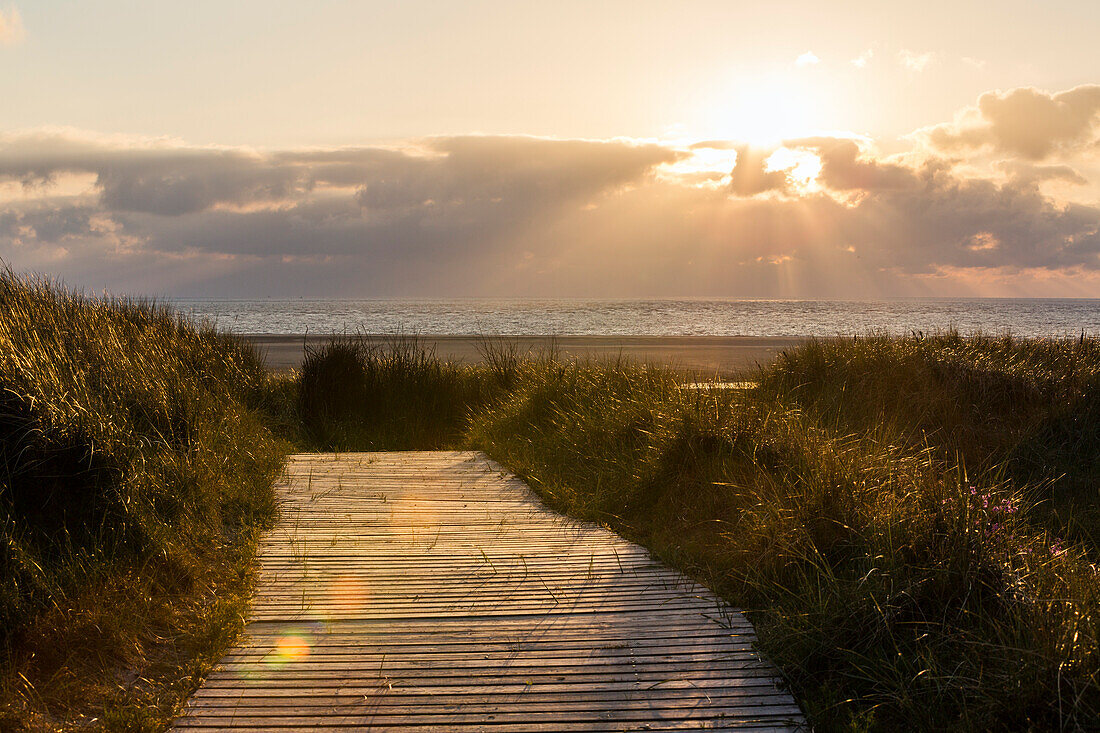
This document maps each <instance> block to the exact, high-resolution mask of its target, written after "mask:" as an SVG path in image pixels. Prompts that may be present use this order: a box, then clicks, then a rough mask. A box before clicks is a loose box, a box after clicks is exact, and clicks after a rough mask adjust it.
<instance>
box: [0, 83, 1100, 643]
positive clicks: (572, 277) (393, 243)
mask: <svg viewBox="0 0 1100 733" xmlns="http://www.w3.org/2000/svg"><path fill="white" fill-rule="evenodd" d="M793 76H797V74H794V73H793V72H792V77H793ZM768 81H775V82H776V83H774V84H768V83H766V82H768ZM750 82H755V83H757V84H758V86H751V85H749V84H748V83H744V84H742V85H741V86H739V87H738V88H737V90H736V92H737V95H736V96H734V97H733V98H734V100H735V102H727V103H726V104H727V106H725V107H718V108H716V109H715V110H714V113H713V117H714V119H715V120H716V121H717V122H716V124H717V127H718V129H721V130H726V131H727V133H726V134H723V135H719V136H715V137H714V138H710V139H707V138H697V140H698V141H697V142H692V141H691V140H683V139H680V140H677V141H675V142H667V141H665V142H642V141H636V140H626V139H618V140H558V139H552V138H535V137H519V136H516V137H510V136H458V137H438V138H429V139H418V140H409V141H402V142H395V143H392V144H388V145H367V146H351V147H328V148H313V149H285V150H279V149H275V150H263V151H257V150H251V149H247V148H232V147H224V146H222V147H215V146H205V147H204V146H188V145H184V144H181V143H178V142H165V141H158V140H143V139H139V138H109V137H105V136H96V135H88V134H84V133H79V132H77V131H72V130H68V131H64V130H51V131H26V132H23V133H7V134H4V135H0V194H2V195H0V258H2V259H3V260H4V261H5V262H7V263H8V264H11V265H12V266H14V267H16V268H17V269H20V270H44V271H48V272H51V273H53V274H56V275H58V276H61V277H64V278H66V279H68V280H69V281H70V282H71V283H73V284H74V285H77V286H88V287H102V286H104V285H106V286H110V287H111V288H112V289H113V290H130V291H133V290H138V291H143V292H158V291H167V292H172V293H180V294H207V293H209V294H215V295H218V294H231V295H235V296H238V297H249V296H253V295H262V294H267V293H271V292H284V293H287V294H288V295H297V294H303V295H311V294H312V295H317V294H320V293H318V292H317V288H318V287H323V288H324V294H325V295H329V296H332V297H339V296H343V295H348V296H359V295H379V296H381V295H423V294H435V295H549V294H553V295H577V296H590V295H592V294H594V293H598V294H600V295H603V296H624V297H631V296H645V295H661V294H669V295H676V294H686V293H694V294H700V295H702V294H713V295H729V294H738V295H743V296H749V295H751V296H759V297H769V296H791V297H796V296H808V295H825V296H829V295H844V294H845V293H847V294H854V293H860V294H865V295H868V294H872V295H873V294H876V293H884V294H894V295H898V294H906V293H910V294H913V293H919V292H925V291H924V290H921V288H925V287H926V286H928V283H930V282H933V280H934V281H935V282H937V283H941V285H942V283H947V282H950V283H955V285H952V286H951V287H960V288H961V287H965V286H966V283H967V282H970V281H971V280H973V281H974V282H978V281H979V280H981V278H983V277H987V275H982V274H981V273H986V274H988V273H991V272H996V273H999V274H998V275H997V278H999V279H998V280H997V282H998V283H1003V282H1007V280H1005V278H1007V277H1008V275H1006V274H1005V273H1008V272H1010V271H1012V270H1013V269H1014V270H1016V271H1019V272H1025V271H1026V272H1029V273H1032V274H1031V275H1029V276H1028V278H1029V279H1028V283H1031V286H1033V287H1035V288H1037V289H1040V291H1041V288H1044V287H1047V284H1050V285H1049V286H1050V287H1052V288H1053V287H1054V285H1053V284H1052V283H1062V282H1063V281H1064V278H1063V277H1062V276H1063V275H1065V274H1066V273H1070V272H1082V273H1085V274H1086V275H1089V276H1088V277H1083V278H1082V279H1081V282H1088V283H1093V284H1095V285H1096V289H1095V294H1100V206H1097V205H1096V203H1095V202H1096V200H1097V199H1096V195H1095V192H1096V189H1095V187H1093V184H1094V183H1095V182H1094V181H1090V178H1092V177H1093V176H1094V175H1095V170H1096V166H1095V157H1096V151H1097V139H1098V136H1100V119H1098V116H1100V87H1092V86H1086V87H1078V88H1076V89H1071V90H1067V91H1063V92H1056V93H1053V92H1041V91H1038V90H1033V89H1015V90H1009V91H1006V92H992V93H990V94H988V95H983V97H982V98H981V99H980V100H979V102H978V104H977V105H976V106H975V107H973V108H971V109H968V110H965V111H963V112H961V113H960V114H959V116H958V117H957V118H956V119H955V120H953V121H951V122H948V123H945V124H943V125H939V126H935V127H933V128H928V129H926V130H921V131H919V132H918V133H916V134H915V135H914V136H913V137H912V138H911V139H910V142H911V143H912V149H910V150H906V151H903V152H900V153H895V154H890V155H887V154H884V153H882V152H880V150H879V149H878V148H877V147H876V145H875V144H874V141H873V140H870V139H867V138H864V137H859V136H854V135H842V134H837V135H821V134H818V135H806V134H799V133H798V132H796V133H795V134H793V135H785V136H783V137H780V138H779V140H778V141H768V140H767V138H771V137H776V135H774V133H776V132H779V131H782V130H784V129H795V130H798V129H799V128H798V127H795V126H793V125H792V126H790V127H786V128H784V125H785V124H789V121H785V120H784V119H783V117H784V115H785V114H786V113H787V112H788V111H789V109H790V107H788V106H786V105H787V103H788V102H793V103H794V104H805V105H806V107H807V109H810V110H812V109H813V104H814V102H813V101H812V99H806V100H803V99H802V98H801V97H800V95H799V92H800V90H801V87H799V86H798V85H797V84H796V83H793V82H791V80H790V79H783V78H778V79H771V80H750ZM754 111H756V112H757V113H758V114H757V115H756V117H755V119H754V116H753V112H754ZM723 120H725V121H723ZM739 120H746V121H747V124H746V126H745V127H747V129H748V130H749V131H753V124H754V123H755V124H756V125H758V127H757V128H755V131H756V132H763V131H768V130H770V131H771V132H772V133H773V134H772V135H763V134H761V135H759V137H761V138H765V141H764V142H759V141H757V140H754V139H752V138H750V137H747V136H745V135H742V134H738V133H737V132H736V130H735V128H736V127H737V125H736V124H734V123H736V122H738V121H739ZM799 122H800V123H801V122H803V121H799ZM803 129H804V128H803ZM1071 195H1072V198H1071V197H1070V196H1071ZM1043 272H1047V273H1052V274H1051V275H1050V276H1049V277H1047V276H1042V277H1040V275H1039V274H1036V273H1043ZM943 273H947V274H943ZM967 273H971V274H972V275H971V274H967ZM1090 273H1098V274H1097V275H1096V277H1092V275H1090ZM989 277H991V276H989ZM936 278H939V279H936ZM968 278H969V279H968ZM1090 278H1091V279H1090ZM1044 283H1046V284H1044ZM941 285H936V287H937V288H939V287H941ZM942 287H943V288H947V287H948V286H947V285H942ZM991 287H992V286H991ZM998 287H1000V285H998ZM1089 287H1092V285H1090V286H1089ZM311 288H312V289H311ZM1041 292H1046V291H1041ZM1090 292H1091V291H1090ZM367 591H368V589H366V588H364V587H362V586H361V585H360V584H357V583H356V582H354V579H339V580H338V582H336V583H334V584H333V585H332V587H331V588H330V589H329V592H330V598H329V600H330V601H331V602H332V603H334V604H338V603H341V602H343V601H344V600H349V601H350V600H356V599H359V598H361V597H362V596H363V594H365V593H367ZM295 643H296V642H294V641H293V640H291V641H289V642H287V644H288V645H289V646H288V648H287V650H286V651H287V654H288V655H290V656H293V654H294V653H295V652H294V649H295V648H296V647H294V644H295Z"/></svg>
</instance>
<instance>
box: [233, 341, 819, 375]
mask: <svg viewBox="0 0 1100 733" xmlns="http://www.w3.org/2000/svg"><path fill="white" fill-rule="evenodd" d="M245 337H246V338H248V339H249V340H250V341H252V342H253V343H255V344H256V345H257V346H258V347H259V348H260V350H261V351H262V352H263V353H264V355H265V356H266V358H267V365H268V367H269V368H270V369H273V370H279V371H281V370H286V369H294V368H297V367H299V366H301V363H302V357H303V354H304V347H305V345H306V344H307V343H308V344H309V345H312V346H317V345H320V344H323V343H324V342H326V341H327V340H328V337H327V336H309V337H305V336H301V335H293V334H248V335H246V336H245ZM367 338H368V339H369V340H371V341H373V342H377V343H382V342H384V341H385V340H386V337H384V336H368V337H367ZM495 338H498V339H503V340H504V341H507V342H514V343H516V344H517V345H518V346H519V349H520V351H521V352H523V353H534V354H537V353H539V352H541V351H545V350H547V349H549V348H556V350H557V353H558V354H559V355H560V356H561V357H562V358H571V359H587V358H596V359H607V358H611V359H614V358H618V357H620V356H621V357H622V358H624V359H631V360H635V361H642V362H649V363H660V364H665V365H668V366H671V367H673V368H675V369H678V370H681V371H684V372H694V373H699V374H700V375H701V376H710V375H723V376H725V375H737V374H744V373H746V372H749V371H751V370H753V369H754V368H755V367H756V366H757V365H758V364H760V365H764V364H770V363H771V362H772V361H773V360H774V359H775V358H776V357H777V356H778V355H779V354H780V352H782V351H783V350H784V349H789V348H792V347H794V346H797V345H798V344H800V343H802V342H804V341H805V340H806V339H805V338H800V337H793V336H777V337H760V336H553V337H551V336H504V337H495ZM419 341H420V342H421V343H422V344H424V345H425V346H427V347H428V348H432V349H434V350H435V354H436V356H439V357H440V358H443V359H448V360H456V361H465V362H469V363H477V362H480V361H481V360H482V356H481V352H480V351H479V350H478V346H479V345H480V344H481V342H482V339H481V338H479V337H476V336H424V335H421V336H420V337H419Z"/></svg>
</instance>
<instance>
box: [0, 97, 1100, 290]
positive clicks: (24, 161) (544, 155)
mask: <svg viewBox="0 0 1100 733" xmlns="http://www.w3.org/2000/svg"><path fill="white" fill-rule="evenodd" d="M1017 91H1018V90H1017ZM1014 93H1015V92H1009V93H998V94H997V98H998V99H1001V98H1003V97H1007V96H1011V95H1012V94H1014ZM1059 96H1060V95H1052V96H1051V97H1050V98H1051V99H1055V98H1057V97H1059ZM1070 101H1071V102H1072V103H1073V105H1080V104H1082V102H1081V99H1080V98H1079V97H1078V96H1071V97H1070ZM1067 104H1068V103H1067ZM986 108H987V109H988V105H987V106H986ZM960 119H961V118H960ZM967 119H968V120H969V122H970V123H972V124H974V125H979V124H984V125H986V126H987V127H991V126H993V125H994V123H999V121H1000V119H1001V118H1000V117H997V116H996V115H993V116H992V117H990V118H989V119H988V120H986V119H985V118H982V117H975V118H973V119H970V118H967ZM950 129H951V131H952V132H954V133H955V134H957V133H958V131H957V129H956V128H954V127H952V128H950ZM984 135H985V137H984V138H982V140H985V139H989V140H1000V139H1001V138H997V137H996V136H995V135H994V134H993V132H992V131H990V130H988V129H987V130H986V131H985V133H984ZM1048 137H1049V136H1048ZM1063 137H1064V136H1063ZM1059 139H1062V138H1059ZM1066 139H1068V138H1066ZM1084 139H1087V135H1086V136H1085V137H1084V138H1081V140H1084ZM1074 140H1077V137H1075V138H1074ZM981 144H982V145H989V146H992V145H993V143H992V142H991V143H988V144H987V143H985V142H982V143H981ZM1059 144H1060V145H1062V143H1059ZM959 145H962V143H956V144H955V147H951V149H950V150H949V151H947V150H940V149H938V148H935V147H932V146H931V145H929V146H928V147H925V148H922V149H919V150H916V151H912V152H909V153H906V154H903V155H894V156H883V155H881V154H878V153H877V152H876V150H875V148H874V146H873V145H872V144H871V142H870V141H867V140H864V139H857V138H850V137H837V136H834V137H813V138H802V139H797V140H787V141H785V142H784V144H783V147H782V148H779V149H778V150H779V151H780V152H783V151H785V152H784V155H783V156H780V157H783V158H784V159H789V160H788V162H790V161H795V164H796V165H795V167H788V168H787V169H783V170H775V169H773V168H775V166H776V165H778V163H777V161H776V158H775V155H776V152H777V151H776V149H759V148H753V147H751V146H748V145H745V144H743V143H740V142H737V141H728V140H707V141H701V142H698V143H695V144H694V145H690V146H687V147H681V146H673V145H665V144H658V143H640V142H636V141H629V140H555V139H546V138H535V137H519V136H516V137H499V136H461V137H438V138H428V139H419V140H411V141H406V142H403V143H400V144H394V145H386V146H382V145H377V146H359V147H333V148H316V149H295V150H270V151H257V150H251V149H246V148H231V147H214V146H188V145H184V144H182V143H180V142H179V141H172V140H150V139H135V138H120V137H104V136H96V135H89V134H86V133H79V132H76V131H73V130H40V131H25V132H20V133H8V134H5V135H0V258H2V259H3V260H5V261H6V262H8V263H10V264H11V265H13V266H15V267H16V268H18V269H22V270H27V269H32V270H33V269H39V270H46V271H49V272H50V273H52V274H56V275H60V276H63V277H65V278H67V279H69V280H70V281H71V282H72V283H73V284H75V285H77V286H89V287H103V286H105V285H107V286H110V287H111V288H112V289H115V290H129V291H134V290H137V291H144V292H155V291H160V292H170V293H177V294H214V295H237V296H240V297H249V296H262V295H276V294H285V295H314V296H316V295H327V296H341V295H348V296H370V295H544V296H554V295H576V296H619V295H621V296H643V295H662V294H663V295H683V294H696V295H725V296H730V295H734V296H736V295H742V296H749V295H751V296H760V297H767V296H792V297H794V296H814V295H821V296H829V297H833V296H845V295H847V296H851V295H857V294H863V295H875V294H894V295H896V294H903V293H909V294H916V293H919V292H921V291H920V289H919V288H920V287H922V286H920V285H919V283H925V282H928V281H930V280H929V279H937V278H941V279H942V278H947V277H949V276H948V275H946V274H945V273H951V274H950V277H952V278H964V279H965V277H968V275H967V273H982V272H994V271H996V272H998V273H1002V274H1003V273H1011V272H1031V273H1035V272H1045V273H1052V274H1053V275H1052V277H1053V276H1055V275H1056V276H1057V277H1068V275H1067V273H1072V272H1078V273H1086V274H1088V273H1095V274H1096V277H1095V280H1096V281H1097V282H1098V283H1100V234H1098V232H1100V208H1098V207H1097V206H1095V205H1086V204H1082V203H1070V202H1066V201H1059V200H1057V199H1055V198H1052V197H1051V196H1050V195H1049V194H1048V193H1047V191H1048V190H1061V187H1062V186H1064V185H1084V184H1085V179H1084V177H1083V176H1082V175H1081V173H1080V172H1079V171H1089V170H1091V169H1090V168H1089V167H1088V166H1080V165H1076V164H1075V165H1068V164H1063V163H1062V162H1060V161H1058V162H1055V163H1042V162H1040V161H1035V160H1030V159H1018V158H1015V157H1014V158H1011V159H1009V160H1005V161H1001V162H999V163H998V164H997V166H996V167H995V168H987V169H984V172H982V171H981V170H979V169H978V168H976V167H974V166H973V165H970V164H967V165H962V164H960V163H958V162H957V161H956V156H955V153H957V152H958V151H959V150H969V149H970V148H969V147H964V148H960V147H958V146H959ZM1082 145H1084V143H1083V142H1081V141H1080V140H1078V141H1077V142H1074V143H1073V146H1076V147H1072V149H1073V150H1077V149H1079V148H1080V146H1082ZM983 149H984V148H983ZM1058 149H1059V150H1063V151H1065V150H1069V149H1070V148H1066V147H1065V146H1064V145H1062V147H1059V148H1058ZM697 156H698V157H699V158H703V159H706V160H697V159H696V158H697ZM708 160H709V161H711V163H713V165H712V167H711V168H706V169H705V170H703V169H702V168H699V165H700V164H701V163H705V162H707V161H708ZM715 161H717V162H715ZM811 163H813V165H811ZM693 166H694V167H693ZM670 171H671V173H670ZM684 171H688V172H691V171H695V175H687V174H684V173H683V172H684ZM678 172H679V173H678ZM726 173H728V179H726V178H725V174H726ZM704 174H705V175H704ZM718 174H722V175H718ZM802 174H806V175H807V176H810V177H813V180H812V181H805V180H800V178H799V176H800V175H802ZM1048 183H1056V184H1060V185H1057V186H1049V185H1045V184H1048ZM1003 277H1006V278H1007V277H1009V275H1007V274H1003ZM1090 277H1091V275H1090ZM1098 293H1100V291H1098Z"/></svg>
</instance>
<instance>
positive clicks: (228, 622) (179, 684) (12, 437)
mask: <svg viewBox="0 0 1100 733" xmlns="http://www.w3.org/2000/svg"><path fill="white" fill-rule="evenodd" d="M0 312H2V313H3V315H2V316H0V728H2V729H4V730H20V729H27V730H58V729H77V728H83V727H88V726H91V727H93V728H106V729H109V730H156V729H160V728H162V727H163V726H164V725H165V724H166V723H167V721H168V720H170V718H171V716H172V715H173V713H174V711H175V710H176V709H177V707H178V706H179V704H180V703H181V702H182V700H183V699H185V697H186V695H187V694H189V692H190V691H191V690H192V689H193V688H194V686H195V685H196V683H197V680H198V679H199V677H200V676H201V675H202V673H203V672H204V671H205V670H206V669H207V668H209V666H210V665H211V664H212V663H213V662H214V661H216V660H217V658H218V657H219V656H220V654H221V653H222V651H223V650H224V649H225V648H226V647H227V645H228V644H229V642H230V641H231V639H232V638H233V636H234V635H235V633H236V632H237V631H238V630H239V629H240V628H241V626H242V616H243V613H244V610H245V608H246V606H247V596H248V590H249V586H250V582H251V570H250V562H249V560H250V557H251V555H252V553H253V551H254V547H255V540H256V535H257V532H258V531H259V530H260V529H261V528H263V527H265V526H268V524H269V523H270V521H271V520H272V518H273V516H274V510H275V506H274V495H273V491H272V480H273V478H274V476H275V474H276V472H277V471H278V470H279V468H280V466H281V462H282V457H283V455H284V448H285V446H284V445H283V444H282V443H281V442H279V441H278V440H276V439H275V438H274V437H273V436H272V433H271V431H270V430H269V429H268V428H267V427H265V425H264V424H263V420H264V418H263V417H262V411H263V410H262V408H263V407H264V404H265V402H266V401H267V400H268V399H269V398H270V395H269V389H268V376H267V374H266V372H265V370H264V367H263V364H262V362H261V360H260V359H259V358H258V357H257V355H256V353H255V352H254V351H253V350H252V349H251V348H250V347H249V346H248V345H246V344H245V343H243V342H242V341H241V340H239V339H237V338H234V337H231V336H228V335H226V334H223V333H219V332H217V331H216V330H214V329H212V328H207V327H201V326H195V325H193V324H191V323H189V322H187V321H185V320H184V319H182V318H180V317H179V316H177V315H175V314H173V313H172V312H170V311H169V310H167V309H164V308H161V307H159V306H156V305H154V304H150V303H145V302H139V301H131V300H122V299H94V298H87V297H83V296H80V295H76V294H72V293H68V292H66V291H64V290H63V289H61V288H59V287H57V286H55V285H53V284H51V283H49V282H45V281H35V280H26V279H21V278H19V277H16V276H15V275H13V274H12V273H11V272H9V271H3V272H0Z"/></svg>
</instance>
